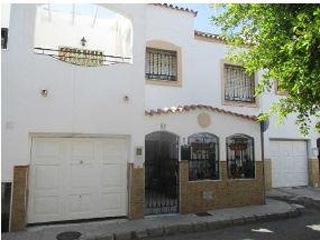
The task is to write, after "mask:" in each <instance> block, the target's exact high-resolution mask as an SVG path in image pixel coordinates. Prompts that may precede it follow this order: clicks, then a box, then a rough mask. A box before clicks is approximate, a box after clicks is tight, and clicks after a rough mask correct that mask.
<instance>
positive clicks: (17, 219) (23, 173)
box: [10, 165, 29, 231]
mask: <svg viewBox="0 0 320 240" xmlns="http://www.w3.org/2000/svg"><path fill="white" fill-rule="evenodd" d="M28 173H29V165H26V166H14V169H13V186H12V207H11V225H10V231H19V230H23V229H25V227H26V225H27V206H28V201H27V200H28Z"/></svg>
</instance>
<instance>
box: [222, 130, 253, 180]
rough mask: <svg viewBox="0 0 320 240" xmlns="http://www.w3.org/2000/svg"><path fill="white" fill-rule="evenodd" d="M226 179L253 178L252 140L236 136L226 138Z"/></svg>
mask: <svg viewBox="0 0 320 240" xmlns="http://www.w3.org/2000/svg"><path fill="white" fill-rule="evenodd" d="M227 166H228V177H229V178H234V179H239V178H255V161H254V139H253V138H252V137H249V136H246V135H243V134H236V135H233V136H230V137H228V138H227Z"/></svg>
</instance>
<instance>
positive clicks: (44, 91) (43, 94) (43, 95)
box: [40, 89, 49, 97]
mask: <svg viewBox="0 0 320 240" xmlns="http://www.w3.org/2000/svg"><path fill="white" fill-rule="evenodd" d="M48 93H49V92H48V90H47V89H42V90H41V92H40V94H41V95H42V97H47V96H48Z"/></svg>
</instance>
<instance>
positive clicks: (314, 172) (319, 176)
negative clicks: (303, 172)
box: [309, 159, 320, 187]
mask: <svg viewBox="0 0 320 240" xmlns="http://www.w3.org/2000/svg"><path fill="white" fill-rule="evenodd" d="M309 185H310V186H312V187H318V186H319V185H320V172H319V160H318V159H310V160H309Z"/></svg>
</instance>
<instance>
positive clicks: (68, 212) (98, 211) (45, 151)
mask: <svg viewBox="0 0 320 240" xmlns="http://www.w3.org/2000/svg"><path fill="white" fill-rule="evenodd" d="M126 215H127V142H126V140H125V139H96V138H34V139H33V141H32V151H31V165H30V174H29V199H28V223H37V222H50V221H62V220H75V219H87V218H101V217H112V216H126Z"/></svg>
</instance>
